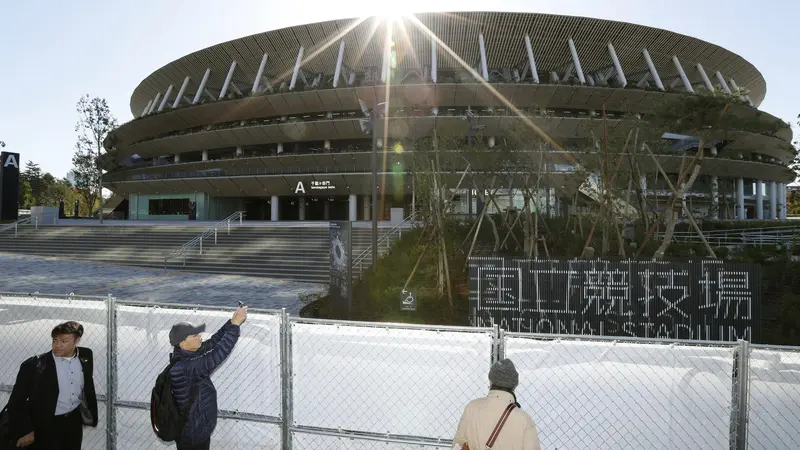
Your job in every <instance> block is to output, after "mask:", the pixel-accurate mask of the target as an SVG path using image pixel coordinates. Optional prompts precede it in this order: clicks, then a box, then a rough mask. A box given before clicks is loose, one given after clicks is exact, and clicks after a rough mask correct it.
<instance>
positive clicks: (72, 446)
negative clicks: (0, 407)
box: [8, 322, 97, 450]
mask: <svg viewBox="0 0 800 450" xmlns="http://www.w3.org/2000/svg"><path fill="white" fill-rule="evenodd" d="M81 336H83V326H82V325H81V324H79V323H78V322H65V323H62V324H60V325H58V326H57V327H55V328H53V331H52V333H51V337H52V338H53V351H52V352H47V353H44V354H41V355H38V356H34V357H32V358H29V359H28V360H26V361H25V362H23V363H22V365H21V366H20V368H19V373H18V374H17V381H16V383H15V384H14V390H13V392H12V393H11V398H10V399H9V402H8V411H9V416H10V425H11V426H10V428H11V435H12V438H13V439H14V440H16V443H17V447H29V446H31V445H32V446H33V447H32V448H36V449H47V450H80V448H81V442H82V441H83V426H84V425H88V426H92V427H95V426H97V396H96V395H95V389H94V378H93V369H94V362H93V359H92V351H91V350H90V349H88V348H85V347H78V344H79V343H80V340H81Z"/></svg>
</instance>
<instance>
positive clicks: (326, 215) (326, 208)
mask: <svg viewBox="0 0 800 450" xmlns="http://www.w3.org/2000/svg"><path fill="white" fill-rule="evenodd" d="M323 201H324V203H323V204H322V220H331V202H330V200H328V199H327V198H326V199H325V200H323Z"/></svg>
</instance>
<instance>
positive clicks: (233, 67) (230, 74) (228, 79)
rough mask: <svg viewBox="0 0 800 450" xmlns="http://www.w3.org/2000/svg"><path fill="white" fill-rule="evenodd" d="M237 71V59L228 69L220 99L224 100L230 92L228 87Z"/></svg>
mask: <svg viewBox="0 0 800 450" xmlns="http://www.w3.org/2000/svg"><path fill="white" fill-rule="evenodd" d="M235 71H236V61H232V62H231V68H230V69H228V75H227V76H226V77H225V83H224V84H223V85H222V91H220V93H219V99H220V100H222V99H224V98H225V95H226V94H227V93H228V87H230V85H231V80H233V73H234V72H235Z"/></svg>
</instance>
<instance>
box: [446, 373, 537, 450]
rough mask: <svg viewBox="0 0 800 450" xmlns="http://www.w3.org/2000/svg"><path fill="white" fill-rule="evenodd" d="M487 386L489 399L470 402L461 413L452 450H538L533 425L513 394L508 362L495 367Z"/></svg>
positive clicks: (513, 377)
mask: <svg viewBox="0 0 800 450" xmlns="http://www.w3.org/2000/svg"><path fill="white" fill-rule="evenodd" d="M489 382H490V383H491V386H490V387H489V395H487V396H486V397H483V398H479V399H476V400H473V401H471V402H470V403H469V404H468V405H467V407H466V408H465V409H464V414H463V415H462V416H461V421H459V423H458V429H457V430H456V436H455V438H454V439H453V448H454V449H458V448H459V447H460V448H465V449H466V448H467V446H468V448H469V449H470V450H484V449H485V448H491V449H492V450H541V447H540V446H539V435H538V433H537V431H536V424H534V423H533V419H531V416H529V415H528V414H527V413H525V412H524V411H523V410H522V409H520V407H519V403H517V396H516V395H515V394H514V389H516V388H517V385H518V384H519V374H518V373H517V369H516V367H514V363H513V362H511V360H510V359H503V360H501V361H498V362H496V363H494V364H493V365H492V367H491V369H490V370H489ZM501 424H502V425H501ZM492 440H493V441H494V442H492Z"/></svg>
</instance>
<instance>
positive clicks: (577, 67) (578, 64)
mask: <svg viewBox="0 0 800 450" xmlns="http://www.w3.org/2000/svg"><path fill="white" fill-rule="evenodd" d="M567 43H568V44H569V52H570V53H571V54H572V63H573V64H574V65H575V73H576V74H578V80H580V82H581V84H586V76H584V74H583V67H581V59H580V58H579V57H578V49H576V48H575V41H573V40H572V38H569V40H568V41H567Z"/></svg>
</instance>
